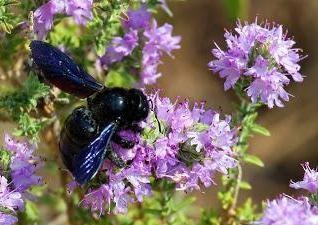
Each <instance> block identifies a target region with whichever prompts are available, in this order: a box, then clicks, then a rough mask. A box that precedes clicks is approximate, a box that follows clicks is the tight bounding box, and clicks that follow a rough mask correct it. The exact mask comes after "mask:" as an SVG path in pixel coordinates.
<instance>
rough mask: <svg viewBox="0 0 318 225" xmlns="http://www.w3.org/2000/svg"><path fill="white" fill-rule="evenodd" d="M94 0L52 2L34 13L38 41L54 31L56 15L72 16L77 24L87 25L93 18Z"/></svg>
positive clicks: (54, 0)
mask: <svg viewBox="0 0 318 225" xmlns="http://www.w3.org/2000/svg"><path fill="white" fill-rule="evenodd" d="M92 8H93V1H92V0H83V1H76V0H50V1H48V2H47V3H45V4H44V5H42V6H40V7H39V8H38V9H37V10H35V12H34V31H35V34H36V36H37V37H38V39H43V38H44V37H45V35H46V34H47V32H48V31H50V30H51V29H52V26H53V19H54V16H55V15H56V14H59V13H61V14H66V15H69V16H72V17H73V18H74V20H75V22H76V23H77V24H82V25H85V24H86V23H87V22H88V21H89V20H91V19H92V18H93V13H92Z"/></svg>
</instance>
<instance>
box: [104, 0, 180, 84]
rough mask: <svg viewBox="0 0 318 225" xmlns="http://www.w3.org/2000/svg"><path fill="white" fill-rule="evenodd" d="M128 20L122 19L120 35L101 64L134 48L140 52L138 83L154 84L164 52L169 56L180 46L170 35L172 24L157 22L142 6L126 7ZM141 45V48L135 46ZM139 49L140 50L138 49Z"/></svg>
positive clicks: (106, 65)
mask: <svg viewBox="0 0 318 225" xmlns="http://www.w3.org/2000/svg"><path fill="white" fill-rule="evenodd" d="M127 15H128V19H127V20H124V21H122V26H123V29H124V32H125V34H124V36H123V37H115V38H114V39H113V40H112V41H111V43H110V45H109V46H108V47H107V49H106V52H105V54H104V55H103V56H102V57H101V58H100V64H101V65H102V66H103V67H104V68H107V67H109V66H110V65H111V64H113V63H115V62H119V61H121V60H122V59H123V58H124V57H126V56H129V55H132V54H133V51H134V50H136V51H141V55H142V56H141V63H140V64H141V65H140V67H141V68H140V73H139V76H140V84H141V85H143V84H153V83H155V82H156V80H157V78H158V77H160V76H161V74H160V73H158V71H157V68H158V65H159V64H160V63H161V61H160V59H161V57H162V55H163V53H167V54H168V55H170V56H171V52H172V51H173V50H174V49H178V48H180V45H179V43H180V40H181V38H180V37H179V36H172V30H173V27H172V25H170V24H164V25H163V26H159V27H158V25H157V21H156V20H155V19H151V14H150V12H148V11H147V8H146V7H145V6H142V7H141V8H140V9H138V10H129V11H128V12H127ZM137 46H140V48H136V47H137ZM140 49H141V50H140Z"/></svg>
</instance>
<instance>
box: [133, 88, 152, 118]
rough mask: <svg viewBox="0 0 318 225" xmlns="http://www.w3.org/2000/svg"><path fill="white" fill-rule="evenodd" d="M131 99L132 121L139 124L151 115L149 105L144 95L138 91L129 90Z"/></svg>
mask: <svg viewBox="0 0 318 225" xmlns="http://www.w3.org/2000/svg"><path fill="white" fill-rule="evenodd" d="M129 98H130V101H131V103H130V104H131V107H132V109H133V110H131V115H130V116H131V120H132V121H135V122H139V121H141V120H144V119H145V118H147V116H148V113H149V103H148V99H147V97H146V96H145V95H144V93H143V92H142V91H140V90H138V89H131V90H129Z"/></svg>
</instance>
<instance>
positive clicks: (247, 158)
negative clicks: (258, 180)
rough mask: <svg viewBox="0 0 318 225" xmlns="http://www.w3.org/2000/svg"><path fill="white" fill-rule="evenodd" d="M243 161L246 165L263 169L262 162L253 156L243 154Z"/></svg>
mask: <svg viewBox="0 0 318 225" xmlns="http://www.w3.org/2000/svg"><path fill="white" fill-rule="evenodd" d="M243 160H244V162H246V163H249V164H253V165H256V166H259V167H264V163H263V161H262V160H261V159H260V158H259V157H257V156H255V155H250V154H245V155H244V158H243Z"/></svg>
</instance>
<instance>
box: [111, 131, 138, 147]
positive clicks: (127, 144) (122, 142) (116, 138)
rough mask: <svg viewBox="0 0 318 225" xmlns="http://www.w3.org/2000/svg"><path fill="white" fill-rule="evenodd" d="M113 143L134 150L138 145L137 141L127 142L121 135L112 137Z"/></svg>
mask: <svg viewBox="0 0 318 225" xmlns="http://www.w3.org/2000/svg"><path fill="white" fill-rule="evenodd" d="M112 141H113V142H115V143H116V144H118V145H120V146H121V147H123V148H128V149H129V148H133V147H134V146H135V144H136V142H135V141H132V140H127V139H125V138H123V137H121V136H120V135H119V134H117V133H116V134H114V136H113V137H112Z"/></svg>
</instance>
